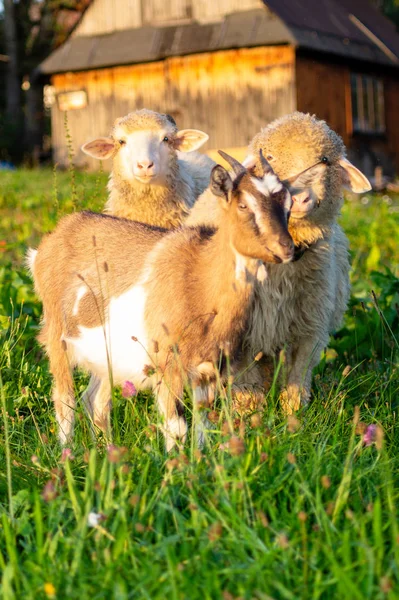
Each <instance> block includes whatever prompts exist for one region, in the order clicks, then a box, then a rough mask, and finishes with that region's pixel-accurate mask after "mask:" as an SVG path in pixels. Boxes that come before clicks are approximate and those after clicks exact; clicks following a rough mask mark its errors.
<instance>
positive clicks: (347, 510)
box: [345, 508, 354, 521]
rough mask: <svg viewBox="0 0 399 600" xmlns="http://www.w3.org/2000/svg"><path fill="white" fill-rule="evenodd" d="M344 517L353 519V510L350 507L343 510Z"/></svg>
mask: <svg viewBox="0 0 399 600" xmlns="http://www.w3.org/2000/svg"><path fill="white" fill-rule="evenodd" d="M345 517H346V518H347V519H348V520H349V521H353V517H354V514H353V510H351V509H350V508H347V509H346V511H345Z"/></svg>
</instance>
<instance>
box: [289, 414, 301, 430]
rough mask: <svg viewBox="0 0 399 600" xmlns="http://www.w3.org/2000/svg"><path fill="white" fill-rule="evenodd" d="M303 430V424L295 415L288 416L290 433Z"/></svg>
mask: <svg viewBox="0 0 399 600" xmlns="http://www.w3.org/2000/svg"><path fill="white" fill-rule="evenodd" d="M300 428H301V422H300V420H299V419H297V418H296V416H295V415H288V417H287V430H288V431H289V432H290V433H296V432H297V431H298V430H299V429H300Z"/></svg>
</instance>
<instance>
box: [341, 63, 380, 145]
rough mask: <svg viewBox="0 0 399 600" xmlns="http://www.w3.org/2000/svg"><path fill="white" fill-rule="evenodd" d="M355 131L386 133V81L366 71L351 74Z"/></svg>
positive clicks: (353, 126)
mask: <svg viewBox="0 0 399 600" xmlns="http://www.w3.org/2000/svg"><path fill="white" fill-rule="evenodd" d="M350 92H351V104H352V130H353V133H363V134H371V135H384V134H385V133H386V119H385V98H384V82H383V80H382V79H381V78H379V77H376V76H374V75H368V74H365V73H355V72H351V74H350Z"/></svg>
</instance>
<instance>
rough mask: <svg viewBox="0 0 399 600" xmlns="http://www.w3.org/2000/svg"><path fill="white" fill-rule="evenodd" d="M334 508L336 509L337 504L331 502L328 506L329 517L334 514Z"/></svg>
mask: <svg viewBox="0 0 399 600" xmlns="http://www.w3.org/2000/svg"><path fill="white" fill-rule="evenodd" d="M334 508H335V502H329V503H328V504H327V506H326V513H327V514H328V516H329V517H331V515H332V514H333V512H334Z"/></svg>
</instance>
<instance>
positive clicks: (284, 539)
mask: <svg viewBox="0 0 399 600" xmlns="http://www.w3.org/2000/svg"><path fill="white" fill-rule="evenodd" d="M276 544H277V546H278V547H279V548H282V549H283V550H286V549H287V548H288V546H289V545H290V543H289V540H288V536H287V534H285V533H279V534H278V535H276Z"/></svg>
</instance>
